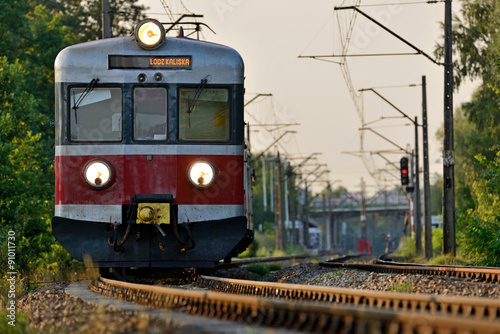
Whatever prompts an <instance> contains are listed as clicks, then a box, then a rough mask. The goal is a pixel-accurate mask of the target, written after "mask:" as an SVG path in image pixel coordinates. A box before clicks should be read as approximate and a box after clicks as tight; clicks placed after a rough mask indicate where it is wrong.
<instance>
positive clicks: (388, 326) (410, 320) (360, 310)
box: [90, 278, 500, 333]
mask: <svg viewBox="0 0 500 334" xmlns="http://www.w3.org/2000/svg"><path fill="white" fill-rule="evenodd" d="M90 288H91V290H93V291H95V292H99V293H101V294H103V295H107V296H111V297H114V298H119V299H122V300H126V301H132V302H136V303H140V304H143V305H148V306H152V307H155V308H165V309H169V310H177V311H184V312H187V313H190V314H195V315H202V316H209V317H214V318H220V319H225V320H230V321H239V322H244V323H247V324H251V325H261V326H270V327H274V328H286V329H291V330H299V331H305V332H308V333H417V332H418V333H464V332H467V333H500V322H498V321H490V320H484V319H483V320H477V319H470V318H455V317H449V316H434V315H430V314H428V313H421V312H417V313H415V312H406V311H401V312H395V311H392V310H385V309H371V308H368V307H359V306H354V305H341V304H329V303H311V302H286V301H281V300H276V299H269V298H262V297H250V296H241V295H231V294H226V293H216V292H209V291H191V290H184V289H175V288H165V287H160V286H148V285H142V284H133V283H126V282H118V281H113V280H108V279H102V278H100V279H98V280H97V281H94V282H93V283H92V284H91V286H90Z"/></svg>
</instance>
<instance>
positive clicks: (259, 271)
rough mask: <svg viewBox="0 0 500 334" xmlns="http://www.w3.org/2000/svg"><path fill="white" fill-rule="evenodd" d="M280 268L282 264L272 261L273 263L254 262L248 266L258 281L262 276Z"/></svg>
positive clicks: (253, 277)
mask: <svg viewBox="0 0 500 334" xmlns="http://www.w3.org/2000/svg"><path fill="white" fill-rule="evenodd" d="M280 269H281V265H279V264H277V263H271V264H261V263H252V264H250V265H248V267H247V270H248V271H250V272H251V273H252V279H254V280H256V281H259V280H261V279H262V277H264V276H265V275H267V274H269V273H270V272H272V271H276V270H280Z"/></svg>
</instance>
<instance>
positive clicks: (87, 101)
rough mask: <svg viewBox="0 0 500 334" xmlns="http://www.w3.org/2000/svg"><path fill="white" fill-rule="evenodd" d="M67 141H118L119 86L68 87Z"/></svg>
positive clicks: (119, 124) (120, 124)
mask: <svg viewBox="0 0 500 334" xmlns="http://www.w3.org/2000/svg"><path fill="white" fill-rule="evenodd" d="M69 114H70V116H69V119H70V126H69V128H70V140H71V141H121V140H122V90H121V88H94V89H92V90H89V89H87V88H71V89H70V113H69Z"/></svg>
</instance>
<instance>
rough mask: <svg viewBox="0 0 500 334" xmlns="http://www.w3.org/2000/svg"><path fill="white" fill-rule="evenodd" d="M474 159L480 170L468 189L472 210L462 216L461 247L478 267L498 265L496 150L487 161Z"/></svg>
mask: <svg viewBox="0 0 500 334" xmlns="http://www.w3.org/2000/svg"><path fill="white" fill-rule="evenodd" d="M476 158H477V160H478V161H479V163H480V165H481V166H482V167H483V169H482V170H480V172H479V173H478V175H477V177H476V179H475V182H474V183H473V184H472V187H471V188H472V197H473V199H474V202H475V207H474V208H473V209H469V210H468V211H467V216H466V217H464V225H465V226H466V229H465V231H464V233H465V237H466V240H467V243H466V244H465V248H466V250H467V251H468V254H469V256H470V257H472V258H473V259H475V260H476V261H477V262H478V264H480V265H487V266H500V151H498V152H497V156H496V158H495V159H494V160H491V161H490V160H487V159H486V158H485V157H484V156H482V155H477V156H476Z"/></svg>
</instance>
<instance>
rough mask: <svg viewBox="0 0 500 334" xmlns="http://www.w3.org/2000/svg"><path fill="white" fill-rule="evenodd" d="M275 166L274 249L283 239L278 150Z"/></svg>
mask: <svg viewBox="0 0 500 334" xmlns="http://www.w3.org/2000/svg"><path fill="white" fill-rule="evenodd" d="M275 165H276V168H277V174H276V181H275V183H274V186H275V188H276V197H275V199H274V201H275V203H274V208H275V211H274V231H275V237H276V238H275V241H276V243H275V247H276V249H277V250H278V249H283V239H282V235H281V234H282V230H283V229H282V226H281V225H282V223H283V220H282V218H283V217H282V206H281V195H282V194H281V161H280V154H279V152H278V154H277V156H276V164H275Z"/></svg>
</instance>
